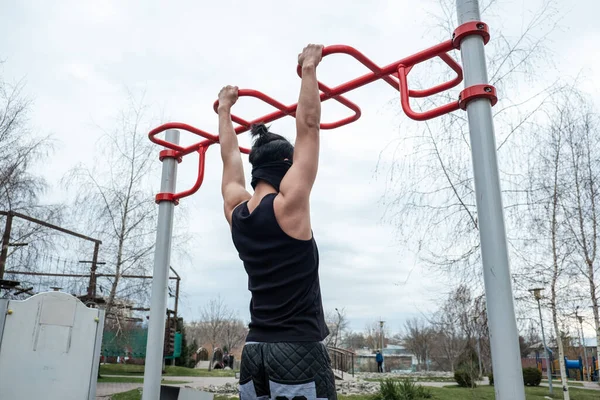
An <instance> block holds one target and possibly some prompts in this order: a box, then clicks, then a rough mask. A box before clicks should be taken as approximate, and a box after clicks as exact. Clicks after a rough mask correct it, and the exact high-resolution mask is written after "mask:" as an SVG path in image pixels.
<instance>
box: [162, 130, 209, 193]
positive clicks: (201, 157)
mask: <svg viewBox="0 0 600 400" xmlns="http://www.w3.org/2000/svg"><path fill="white" fill-rule="evenodd" d="M212 144H213V142H209V141H204V142H202V143H201V144H200V145H199V147H198V149H197V152H198V177H197V178H196V183H194V186H192V187H191V188H190V189H188V190H184V191H183V192H179V193H159V194H157V195H156V199H155V200H156V202H157V203H159V202H161V201H172V202H174V203H175V205H177V204H179V200H180V199H182V198H184V197H188V196H191V195H193V194H194V193H196V192H197V191H198V189H200V186H202V182H203V181H204V166H205V164H206V150H208V148H209V147H210V146H211V145H212Z"/></svg>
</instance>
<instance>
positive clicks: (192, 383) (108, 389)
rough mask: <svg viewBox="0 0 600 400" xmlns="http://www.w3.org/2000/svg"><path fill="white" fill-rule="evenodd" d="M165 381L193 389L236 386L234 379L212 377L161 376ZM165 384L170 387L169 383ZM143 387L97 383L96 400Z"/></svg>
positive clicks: (135, 384)
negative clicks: (179, 382)
mask: <svg viewBox="0 0 600 400" xmlns="http://www.w3.org/2000/svg"><path fill="white" fill-rule="evenodd" d="M102 376H105V377H119V378H142V376H131V375H125V376H124V375H102ZM163 379H164V380H166V381H181V382H186V383H182V384H173V385H172V386H188V387H193V388H200V387H203V386H210V385H212V386H223V385H225V384H226V383H231V384H237V379H235V378H234V377H212V376H163ZM165 384H167V385H170V384H169V382H165ZM143 386H144V385H143V384H142V383H111V382H99V383H98V384H97V386H96V399H97V400H108V399H110V396H111V395H113V394H116V393H121V392H127V391H129V390H133V389H137V388H141V387H143Z"/></svg>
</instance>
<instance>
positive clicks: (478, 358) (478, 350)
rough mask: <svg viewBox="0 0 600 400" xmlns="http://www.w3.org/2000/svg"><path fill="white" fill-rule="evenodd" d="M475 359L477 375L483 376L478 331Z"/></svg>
mask: <svg viewBox="0 0 600 400" xmlns="http://www.w3.org/2000/svg"><path fill="white" fill-rule="evenodd" d="M477 361H478V364H479V377H480V378H483V366H482V365H481V343H480V339H479V333H477Z"/></svg>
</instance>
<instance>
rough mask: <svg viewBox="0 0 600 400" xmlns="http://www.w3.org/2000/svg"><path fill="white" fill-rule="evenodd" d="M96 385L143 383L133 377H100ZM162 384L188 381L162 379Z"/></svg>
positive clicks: (140, 379)
mask: <svg viewBox="0 0 600 400" xmlns="http://www.w3.org/2000/svg"><path fill="white" fill-rule="evenodd" d="M98 383H144V378H137V377H135V376H132V377H129V376H102V377H100V378H99V379H98ZM162 383H164V384H171V385H179V384H182V383H189V381H172V380H168V379H163V380H162Z"/></svg>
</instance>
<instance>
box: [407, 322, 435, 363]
mask: <svg viewBox="0 0 600 400" xmlns="http://www.w3.org/2000/svg"><path fill="white" fill-rule="evenodd" d="M434 340H435V331H434V329H433V327H432V326H431V325H429V324H428V323H427V322H426V321H424V320H422V319H420V318H412V319H409V320H407V321H406V322H405V323H404V335H403V338H402V342H403V344H404V347H405V348H406V349H407V350H408V351H410V352H412V354H414V355H415V357H416V358H417V364H418V366H421V364H427V361H428V359H429V357H430V355H431V348H432V347H433V343H434Z"/></svg>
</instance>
